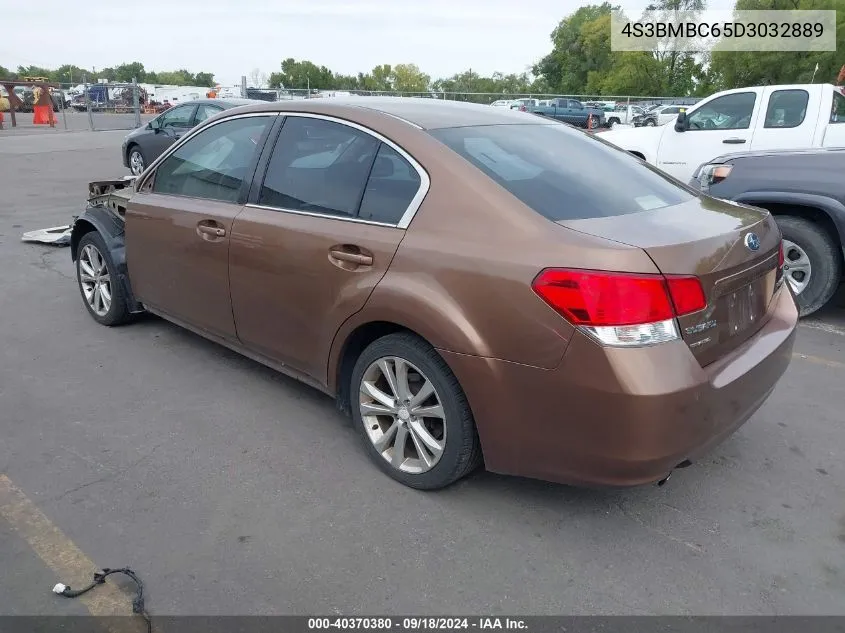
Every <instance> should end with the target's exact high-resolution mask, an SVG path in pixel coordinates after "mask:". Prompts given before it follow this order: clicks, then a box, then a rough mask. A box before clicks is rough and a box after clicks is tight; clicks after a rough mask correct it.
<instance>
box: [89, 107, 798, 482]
mask: <svg viewBox="0 0 845 633" xmlns="http://www.w3.org/2000/svg"><path fill="white" fill-rule="evenodd" d="M117 200H118V202H117V203H115V202H114V200H112V204H111V205H109V206H108V207H107V206H103V205H102V204H100V203H98V202H96V201H95V202H93V203H91V204H90V205H89V207H88V208H87V209H86V211H85V213H84V214H83V215H82V216H81V217H80V218H79V219H78V220H77V222H76V223H75V226H74V232H73V240H72V252H73V259H74V261H75V262H76V270H77V277H78V280H79V286H80V289H81V292H82V296H83V299H84V301H85V305H86V306H87V308H88V310H89V312H90V313H91V315H92V316H93V317H94V318H95V319H96V320H97V321H98V322H100V323H102V324H104V325H115V324H118V323H121V322H124V321H126V320H128V319H129V318H130V317H131V315H132V314H133V313H137V312H141V311H144V310H146V311H149V312H151V313H154V314H157V315H160V316H162V317H164V318H165V319H168V320H170V321H172V322H174V323H177V324H179V325H181V326H184V327H186V328H188V329H190V330H192V331H194V332H196V333H198V334H200V335H202V336H205V337H207V338H209V339H212V340H214V341H217V342H219V343H221V344H223V345H225V346H227V347H229V348H232V349H234V350H237V351H238V352H241V353H243V354H245V355H247V356H249V357H250V358H253V359H255V360H257V361H259V362H261V363H264V364H266V365H269V366H271V367H274V368H277V369H278V370H280V371H282V372H285V373H287V374H290V375H292V376H295V377H296V378H299V379H301V380H303V381H305V382H307V383H309V384H311V385H313V386H314V387H316V388H318V389H320V390H322V391H325V392H326V393H328V394H331V395H332V396H335V397H336V398H337V402H338V406H339V408H340V409H341V410H342V411H345V412H348V413H349V414H350V415H351V417H352V420H353V421H354V424H355V426H356V428H357V429H358V430H359V431H360V433H361V436H362V437H363V440H364V444H365V446H366V450H367V451H368V453H369V454H370V456H371V457H372V458H373V460H374V461H375V463H376V464H378V465H379V466H380V467H381V468H382V470H384V471H385V472H386V473H387V474H389V475H390V476H391V477H394V478H395V479H397V480H399V481H401V482H402V483H405V484H407V485H409V486H413V487H416V488H425V489H434V488H440V487H442V486H446V485H448V484H450V483H451V482H454V481H455V480H457V479H459V478H461V477H463V476H464V475H466V474H467V473H469V472H470V471H472V470H473V469H474V468H475V467H476V466H478V465H480V464H481V462H482V456H483V461H484V463H485V465H486V467H487V469H489V470H492V471H496V472H500V473H509V474H515V475H523V476H528V477H537V478H542V479H548V480H553V481H559V482H567V483H576V484H583V485H607V486H617V485H619V486H630V485H637V484H643V483H649V482H656V481H663V480H665V478H666V477H667V476H668V475H669V474H670V473H671V471H672V470H673V469H674V468H676V467H678V466H683V465H688V464H689V462H690V461H691V460H694V459H695V458H696V457H697V456H699V455H700V454H702V452H704V451H706V450H707V449H709V448H711V447H712V446H713V445H715V444H716V443H718V442H719V441H721V440H723V439H724V438H725V437H727V436H728V435H730V434H731V433H732V432H733V431H735V430H736V429H737V428H738V427H739V426H740V425H741V424H742V423H743V422H745V421H746V420H747V419H748V418H749V417H750V416H751V415H752V414H753V413H754V412H755V411H756V410H757V409H758V408H759V407H760V405H762V404H763V402H764V401H765V400H766V398H767V397H768V395H769V394H770V393H771V392H772V390H773V389H774V387H775V384H776V383H777V381H778V379H779V378H780V377H781V375H783V373H784V371H785V370H786V368H787V365H788V363H789V361H790V358H791V352H792V345H793V338H794V333H795V327H796V321H797V311H796V307H795V303H794V301H793V297H792V295H791V294H790V291H789V289H788V287H787V286H786V285H784V284H783V277H782V257H783V255H782V251H781V249H780V244H781V235H780V232H779V230H778V227H777V225H776V224H775V222H774V220H773V219H772V217H771V216H770V215H769V214H768V213H767V212H764V211H760V210H757V209H753V208H749V207H745V206H740V205H736V204H731V203H726V202H720V201H717V200H715V199H712V198H709V197H706V196H702V195H701V194H699V193H698V192H695V191H693V190H692V189H690V188H688V187H687V186H686V185H684V184H681V183H679V182H677V181H675V180H673V179H671V178H669V177H668V176H665V175H663V174H662V173H661V172H659V171H657V170H656V169H654V168H652V167H650V166H648V165H647V164H645V163H644V162H642V161H641V160H639V159H637V158H635V157H633V156H631V155H629V154H627V153H624V152H622V151H621V150H618V149H616V148H614V147H613V146H611V145H609V144H607V143H605V142H603V141H601V140H599V139H596V138H594V137H592V136H590V135H588V134H586V133H584V132H581V131H579V130H576V129H574V128H571V127H570V126H568V125H565V124H562V123H557V122H554V121H550V120H548V119H542V118H539V117H536V116H533V115H530V114H524V113H520V112H517V111H512V110H506V109H503V108H491V107H489V106H475V105H468V104H459V103H454V102H443V101H437V100H428V99H420V100H418V99H399V98H375V97H373V98H358V99H347V100H345V101H342V100H337V99H319V100H318V99H315V100H308V101H295V102H287V103H283V104H260V105H256V106H247V107H242V108H236V109H234V110H228V111H226V112H224V113H221V114H219V115H216V116H214V117H213V118H211V119H209V120H208V121H206V122H205V123H204V124H202V125H200V126H199V127H197V128H195V129H194V130H193V131H192V132H190V133H189V134H187V135H186V136H185V137H183V138H182V139H181V141H180V142H178V143H177V144H175V145H174V146H173V147H171V148H170V149H169V150H168V151H167V152H166V153H164V154H163V155H162V156H161V157H160V158H159V159H158V160H156V161H155V162H154V163H153V164H151V165H150V166H149V167H148V168H147V169H146V170H145V171H144V173H143V174H142V175H141V176H140V177H139V178H138V179H137V181H136V182H135V184H134V189H132V190H131V191H130V193H129V195H127V196H126V199H124V200H123V203H120V199H119V198H117ZM113 209H117V211H116V212H114V211H113ZM124 222H125V227H124ZM124 228H125V231H124Z"/></svg>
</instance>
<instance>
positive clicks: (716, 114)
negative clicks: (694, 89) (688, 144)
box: [687, 92, 757, 131]
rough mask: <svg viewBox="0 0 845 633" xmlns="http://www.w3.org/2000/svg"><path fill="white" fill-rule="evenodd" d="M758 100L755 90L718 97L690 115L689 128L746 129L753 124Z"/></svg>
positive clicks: (694, 129) (691, 129)
mask: <svg viewBox="0 0 845 633" xmlns="http://www.w3.org/2000/svg"><path fill="white" fill-rule="evenodd" d="M756 102H757V95H756V93H753V92H738V93H735V94H729V95H724V96H722V97H717V98H716V99H713V101H711V102H710V103H707V104H705V105H703V106H701V107H700V108H699V109H698V110H696V111H695V112H693V113H692V114H690V115H689V118H688V119H687V120H688V121H689V130H690V131H697V130H746V129H748V128H749V127H750V126H751V116H752V115H753V114H754V104H755V103H756Z"/></svg>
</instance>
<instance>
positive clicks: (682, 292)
mask: <svg viewBox="0 0 845 633" xmlns="http://www.w3.org/2000/svg"><path fill="white" fill-rule="evenodd" d="M666 286H667V287H668V288H669V296H670V297H672V303H673V304H674V306H675V315H676V316H684V315H685V314H692V313H693V312H698V311H699V310H703V309H704V308H706V307H707V299H706V298H705V296H704V288H702V287H701V282H700V281H699V280H698V277H679V276H674V275H666Z"/></svg>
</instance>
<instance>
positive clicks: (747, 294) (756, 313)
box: [724, 280, 769, 336]
mask: <svg viewBox="0 0 845 633" xmlns="http://www.w3.org/2000/svg"><path fill="white" fill-rule="evenodd" d="M768 300H769V297H767V296H766V292H765V284H761V283H759V281H756V280H755V281H754V282H752V283H750V284H746V285H745V286H742V287H741V288H738V289H737V290H734V291H733V292H729V293H727V295H726V296H725V298H724V301H725V303H726V304H727V312H728V332H729V334H730V335H731V336H734V335H736V334H739V333H741V332H745V331H746V330H748V329H752V328H755V327H757V324H758V323H759V321H760V319H761V318H762V317H763V315H764V314H765V312H766V306H767V305H768Z"/></svg>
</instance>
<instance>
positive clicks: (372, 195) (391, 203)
mask: <svg viewBox="0 0 845 633" xmlns="http://www.w3.org/2000/svg"><path fill="white" fill-rule="evenodd" d="M421 184H422V183H421V182H420V175H419V174H418V173H417V170H416V169H414V168H413V167H411V164H410V163H409V162H408V161H407V160H405V159H404V158H403V157H402V156H401V155H400V154H399V152H397V151H396V150H395V149H393V148H392V147H390V146H389V145H385V144H384V143H382V145H381V147H380V148H379V151H378V155H377V156H376V162H375V163H373V169H372V172H370V179H369V180H368V181H367V188H366V189H365V190H364V197H363V198H362V199H361V210H360V211H359V213H358V217H360V218H361V219H362V220H370V221H373V222H385V223H387V224H398V223H399V220H400V219H401V218H402V216H403V215H404V214H405V211H407V209H408V207H409V206H410V204H411V201H412V200H413V199H414V196H416V195H417V192H418V191H419V190H420V185H421Z"/></svg>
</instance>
